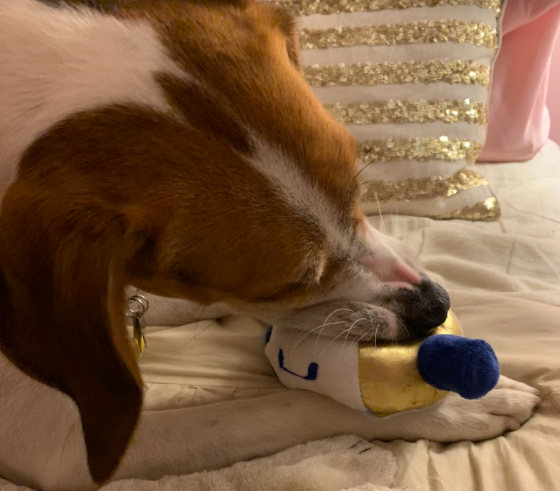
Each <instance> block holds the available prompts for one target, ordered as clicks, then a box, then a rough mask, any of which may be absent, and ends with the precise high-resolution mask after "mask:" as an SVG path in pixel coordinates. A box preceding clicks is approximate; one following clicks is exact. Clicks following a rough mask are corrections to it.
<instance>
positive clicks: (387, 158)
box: [276, 0, 504, 220]
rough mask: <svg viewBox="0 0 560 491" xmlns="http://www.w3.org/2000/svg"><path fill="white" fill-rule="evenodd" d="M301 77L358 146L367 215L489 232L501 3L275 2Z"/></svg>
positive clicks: (493, 213)
mask: <svg viewBox="0 0 560 491" xmlns="http://www.w3.org/2000/svg"><path fill="white" fill-rule="evenodd" d="M276 3H278V4H281V5H284V6H287V7H288V8H289V9H291V10H293V11H295V13H296V15H298V18H299V25H300V28H301V33H300V39H301V48H302V52H301V61H302V65H303V70H304V74H305V76H306V78H307V80H308V82H309V83H310V84H311V86H312V87H313V89H314V91H315V93H316V94H317V96H318V97H319V98H320V99H321V101H322V102H323V103H324V104H325V105H327V107H328V108H329V109H330V110H331V111H332V113H333V114H334V115H335V116H336V117H337V118H339V119H340V120H341V121H343V122H344V123H345V124H347V126H348V128H349V129H350V131H351V132H352V133H353V135H354V136H355V137H356V139H357V141H358V145H359V148H360V154H361V161H362V164H363V165H364V168H363V170H362V173H361V175H362V176H364V179H365V181H366V182H367V183H368V184H367V189H368V190H367V193H366V195H365V197H364V208H365V211H366V212H369V213H371V212H377V211H378V210H381V211H382V212H398V213H401V214H410V215H420V216H428V217H432V218H439V219H449V218H463V219H468V220H490V219H496V218H498V217H499V214H500V209H499V205H498V203H497V201H496V199H495V197H494V196H493V195H492V192H491V190H490V188H489V186H488V182H487V181H486V180H485V179H484V177H483V176H481V175H480V174H478V173H477V172H476V171H475V170H473V169H472V168H471V167H470V166H471V164H473V163H474V162H475V160H476V158H477V157H478V155H479V153H480V152H481V149H482V146H483V145H484V142H485V139H486V126H487V113H488V110H487V107H488V99H489V93H490V83H491V69H492V64H493V61H494V59H495V56H496V54H497V50H498V46H499V41H500V36H499V28H500V24H501V15H502V11H503V5H502V4H503V3H504V1H503V0H280V1H278V2H276Z"/></svg>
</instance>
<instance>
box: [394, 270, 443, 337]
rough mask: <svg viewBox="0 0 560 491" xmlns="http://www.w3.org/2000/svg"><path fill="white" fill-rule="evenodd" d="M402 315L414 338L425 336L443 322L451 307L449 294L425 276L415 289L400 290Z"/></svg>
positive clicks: (399, 298)
mask: <svg viewBox="0 0 560 491" xmlns="http://www.w3.org/2000/svg"><path fill="white" fill-rule="evenodd" d="M397 295H398V302H399V304H400V308H401V309H402V310H401V312H402V314H401V317H402V320H403V321H404V322H405V324H406V327H407V329H408V330H409V331H410V335H411V337H413V338H416V337H421V336H425V335H426V334H428V333H429V332H430V331H431V330H432V329H434V328H436V327H438V326H440V325H441V324H443V322H444V321H445V319H446V318H447V313H448V311H449V307H450V301H449V295H448V294H447V292H446V291H445V290H444V288H443V287H442V286H440V285H438V284H437V283H435V282H434V281H431V280H428V279H426V278H424V280H423V281H422V283H421V284H420V285H418V286H416V287H415V288H414V290H404V289H403V290H400V291H399V293H398V294H397Z"/></svg>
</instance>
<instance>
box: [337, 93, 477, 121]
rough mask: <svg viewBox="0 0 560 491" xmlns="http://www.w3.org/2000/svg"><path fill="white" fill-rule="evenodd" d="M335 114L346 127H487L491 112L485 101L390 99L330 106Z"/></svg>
mask: <svg viewBox="0 0 560 491" xmlns="http://www.w3.org/2000/svg"><path fill="white" fill-rule="evenodd" d="M326 107H327V109H328V110H329V111H330V112H331V114H332V115H333V116H334V117H335V118H337V119H338V120H340V121H341V122H342V123H345V124H379V123H433V122H436V121H440V122H444V123H459V122H463V123H470V124H479V125H486V124H487V122H488V111H487V109H486V105H485V104H484V103H482V102H471V100H470V99H465V100H462V101H458V100H450V101H445V100H444V101H425V100H412V101H401V100H389V101H386V102H366V103H356V104H341V103H338V104H332V105H327V106H326Z"/></svg>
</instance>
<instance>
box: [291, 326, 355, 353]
mask: <svg viewBox="0 0 560 491" xmlns="http://www.w3.org/2000/svg"><path fill="white" fill-rule="evenodd" d="M345 322H347V321H336V322H329V323H328V324H321V325H320V326H317V327H314V328H313V329H311V330H309V331H307V332H305V333H304V334H303V336H302V338H301V339H300V340H299V343H298V344H297V345H296V346H294V349H293V351H295V350H296V349H298V348H299V347H300V346H301V344H302V343H303V342H305V340H306V339H308V338H309V337H310V336H311V335H312V334H313V333H314V332H315V331H316V330H317V329H322V328H324V327H326V326H333V325H335V324H344V323H345ZM301 332H302V331H298V332H297V333H296V335H297V334H300V333H301ZM288 352H291V351H290V348H288Z"/></svg>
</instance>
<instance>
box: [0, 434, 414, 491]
mask: <svg viewBox="0 0 560 491" xmlns="http://www.w3.org/2000/svg"><path fill="white" fill-rule="evenodd" d="M364 450H367V452H364ZM395 471H396V463H395V458H394V457H393V455H392V454H391V452H389V451H387V450H384V449H381V448H380V447H378V446H375V445H372V444H370V443H369V442H366V441H364V440H362V439H360V438H358V437H356V436H340V437H336V438H330V439H328V440H320V441H316V442H310V443H307V444H305V445H298V446H295V447H292V448H289V449H287V450H285V451H284V452H280V453H278V454H276V455H273V456H271V457H266V458H262V459H254V460H251V461H248V462H240V463H238V464H235V465H233V466H231V467H228V468H226V469H220V470H215V471H211V472H199V473H197V474H191V475H187V476H168V477H164V478H163V479H160V480H159V481H147V480H132V479H131V480H123V481H115V482H113V483H110V484H108V485H107V486H104V487H103V488H101V491H319V490H320V491H341V490H343V489H344V490H346V491H391V489H392V490H393V491H413V490H399V489H397V488H388V487H386V485H388V484H391V482H392V481H393V478H394V475H395ZM356 486H359V487H356ZM0 489H2V490H3V491H32V490H31V489H29V488H25V487H23V486H16V485H14V484H10V483H9V482H7V481H4V480H2V479H0Z"/></svg>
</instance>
